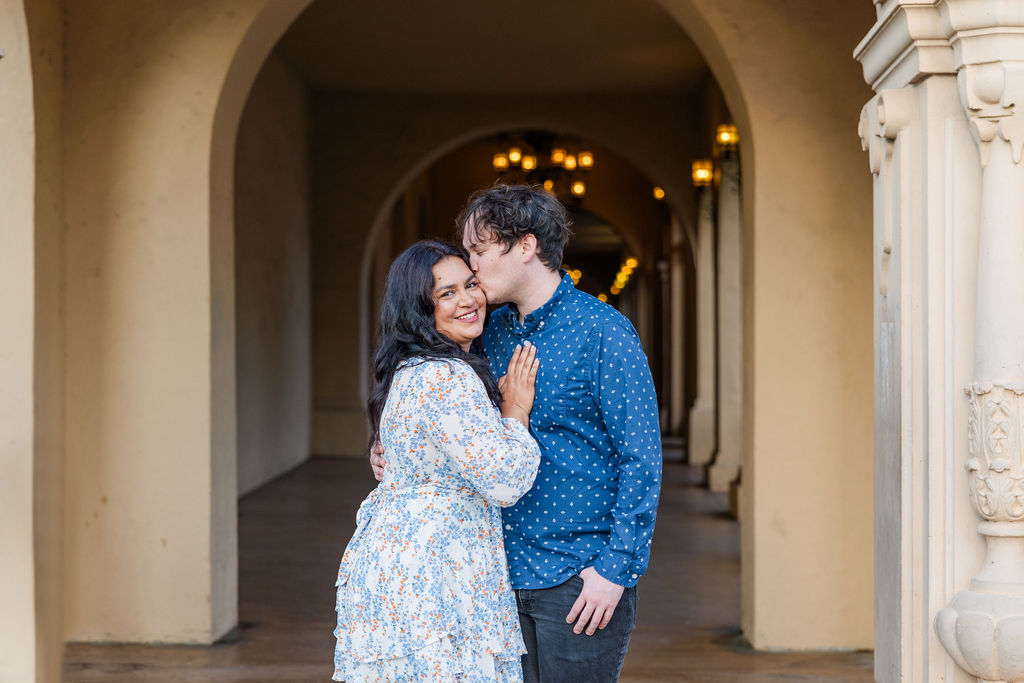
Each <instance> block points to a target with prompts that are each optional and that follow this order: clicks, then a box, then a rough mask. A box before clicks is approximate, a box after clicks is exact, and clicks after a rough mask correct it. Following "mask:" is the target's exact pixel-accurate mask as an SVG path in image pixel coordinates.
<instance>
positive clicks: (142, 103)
mask: <svg viewBox="0 0 1024 683" xmlns="http://www.w3.org/2000/svg"><path fill="white" fill-rule="evenodd" d="M303 7H304V5H303V3H301V2H297V3H266V2H249V1H247V0H216V1H214V2H210V1H206V0H186V1H185V2H178V3H173V4H166V3H159V2H139V3H131V4H128V5H126V4H124V3H121V2H116V1H115V0H97V1H96V2H90V3H88V4H80V3H70V4H67V5H66V7H65V26H66V48H65V49H66V60H65V63H66V65H67V66H66V91H65V97H66V102H65V111H66V112H69V113H70V115H69V116H68V117H67V119H66V122H65V148H64V149H65V178H66V188H67V193H66V203H65V210H66V215H67V234H68V237H67V247H66V248H67V310H68V314H67V315H68V317H67V349H68V350H67V379H66V382H67V385H66V387H67V397H68V401H67V414H66V443H67V447H66V462H67V478H66V481H67V484H68V485H67V502H66V518H65V519H66V527H65V528H66V537H67V545H66V552H65V560H66V561H65V587H66V599H65V616H66V618H65V623H66V634H67V637H68V638H69V639H70V640H80V641H81V640H84V641H129V642H174V643H210V642H213V641H215V640H216V639H218V638H219V637H221V636H222V635H223V634H224V633H226V632H227V631H229V630H230V629H231V628H232V627H233V626H234V625H235V623H236V622H237V580H238V555H237V533H236V525H237V513H236V509H237V508H236V506H237V490H236V458H235V449H236V445H235V437H236V419H235V400H234V399H235V364H234V353H235V337H234V319H235V310H234V309H235V307H234V269H233V261H234V253H233V250H234V241H233V229H232V226H233V222H234V218H233V214H232V207H233V203H234V192H233V187H232V182H233V176H234V166H233V162H234V151H235V150H234V146H235V139H236V132H237V127H238V119H239V117H240V114H241V110H242V105H243V103H244V101H245V97H246V94H247V93H248V91H249V88H250V86H251V85H252V82H253V79H254V78H255V76H256V73H257V72H258V70H259V68H260V66H261V65H262V64H263V62H264V60H265V59H266V56H267V53H268V52H269V51H270V49H271V48H272V47H273V45H274V44H275V43H276V41H277V39H278V38H279V37H280V35H281V33H282V32H283V31H284V30H285V29H286V28H287V26H288V25H289V23H290V22H291V21H292V20H294V18H295V16H296V14H297V13H298V12H300V11H301V10H302V9H303Z"/></svg>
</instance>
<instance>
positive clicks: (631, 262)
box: [626, 257, 640, 268]
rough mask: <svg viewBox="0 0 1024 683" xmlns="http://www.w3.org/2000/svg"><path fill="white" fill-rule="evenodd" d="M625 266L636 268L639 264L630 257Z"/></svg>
mask: <svg viewBox="0 0 1024 683" xmlns="http://www.w3.org/2000/svg"><path fill="white" fill-rule="evenodd" d="M626 265H627V266H629V267H630V268H636V267H637V266H638V265H640V262H639V261H637V260H636V259H635V258H632V257H630V258H628V259H626Z"/></svg>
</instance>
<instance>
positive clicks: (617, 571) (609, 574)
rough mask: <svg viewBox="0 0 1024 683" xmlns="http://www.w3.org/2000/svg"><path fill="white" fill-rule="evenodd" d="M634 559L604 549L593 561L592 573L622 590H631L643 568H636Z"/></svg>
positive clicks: (642, 572)
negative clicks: (594, 572)
mask: <svg viewBox="0 0 1024 683" xmlns="http://www.w3.org/2000/svg"><path fill="white" fill-rule="evenodd" d="M638 564H639V563H638V562H637V560H636V558H634V557H631V556H629V555H623V554H622V553H617V552H615V551H614V550H612V549H611V548H608V547H605V549H604V550H602V551H601V554H600V555H598V556H597V559H596V560H594V571H596V572H597V573H598V574H600V575H601V577H602V578H605V579H608V580H609V581H611V582H612V583H614V584H618V585H620V586H622V587H623V588H632V587H633V586H635V585H636V584H637V581H639V580H640V577H641V576H643V574H644V569H645V568H644V567H640V566H638Z"/></svg>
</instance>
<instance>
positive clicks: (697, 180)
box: [693, 159, 714, 187]
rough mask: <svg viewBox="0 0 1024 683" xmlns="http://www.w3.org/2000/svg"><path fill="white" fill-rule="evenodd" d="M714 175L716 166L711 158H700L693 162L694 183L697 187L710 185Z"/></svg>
mask: <svg viewBox="0 0 1024 683" xmlns="http://www.w3.org/2000/svg"><path fill="white" fill-rule="evenodd" d="M713 177H714V166H713V165H712V163H711V159H698V160H697V161H695V162H693V184H694V185H696V186H697V187H702V186H704V185H710V184H711V179H712V178H713Z"/></svg>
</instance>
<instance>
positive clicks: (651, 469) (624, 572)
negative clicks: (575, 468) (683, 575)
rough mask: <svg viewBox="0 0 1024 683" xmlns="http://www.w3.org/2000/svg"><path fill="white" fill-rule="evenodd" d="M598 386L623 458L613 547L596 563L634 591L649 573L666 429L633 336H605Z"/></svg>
mask: <svg viewBox="0 0 1024 683" xmlns="http://www.w3.org/2000/svg"><path fill="white" fill-rule="evenodd" d="M599 333H600V339H598V340H597V344H596V348H597V353H596V354H595V358H594V362H593V365H592V367H591V372H592V373H593V378H592V382H593V383H592V386H593V387H594V394H595V395H594V398H595V399H596V401H597V404H598V406H599V407H600V410H601V416H602V418H603V419H604V423H605V425H606V426H607V429H608V435H609V436H610V437H611V442H612V445H613V446H614V448H615V451H616V453H617V455H618V492H617V493H616V497H615V507H614V508H613V509H612V528H611V535H610V537H609V540H608V545H607V546H605V547H604V549H602V550H601V552H600V554H599V555H598V557H597V560H596V561H595V562H594V569H595V570H596V571H597V573H598V574H600V575H601V576H603V577H604V578H606V579H608V580H609V581H613V582H615V583H617V584H619V585H621V586H634V585H636V583H637V580H638V579H639V578H640V577H641V576H642V575H643V574H644V572H645V571H646V570H647V561H648V559H649V557H650V552H651V540H652V538H653V535H654V519H655V515H656V512H657V509H658V497H659V494H660V492H661V428H660V425H659V424H658V402H657V397H656V396H655V393H654V381H653V379H652V378H651V371H650V367H649V366H648V364H647V356H646V354H644V350H643V347H642V346H640V340H639V339H638V338H637V336H636V334H635V333H634V332H633V331H632V330H626V329H623V328H622V327H620V326H619V325H615V324H608V325H605V326H604V328H603V329H600V330H599Z"/></svg>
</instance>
